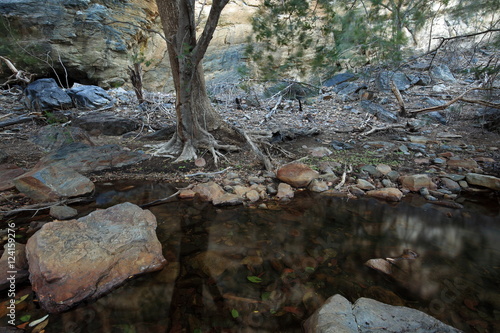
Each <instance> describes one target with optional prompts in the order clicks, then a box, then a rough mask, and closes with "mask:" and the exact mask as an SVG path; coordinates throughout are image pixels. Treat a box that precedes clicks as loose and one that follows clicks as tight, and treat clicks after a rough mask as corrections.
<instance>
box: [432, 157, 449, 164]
mask: <svg viewBox="0 0 500 333" xmlns="http://www.w3.org/2000/svg"><path fill="white" fill-rule="evenodd" d="M432 162H433V163H435V164H445V163H446V160H445V159H443V158H439V157H438V158H435V159H433V160H432Z"/></svg>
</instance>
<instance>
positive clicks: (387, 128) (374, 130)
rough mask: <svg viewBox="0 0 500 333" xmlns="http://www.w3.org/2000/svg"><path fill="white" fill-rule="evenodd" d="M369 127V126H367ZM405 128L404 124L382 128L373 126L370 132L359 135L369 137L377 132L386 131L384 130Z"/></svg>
mask: <svg viewBox="0 0 500 333" xmlns="http://www.w3.org/2000/svg"><path fill="white" fill-rule="evenodd" d="M369 126H371V125H369ZM405 127H406V124H390V125H387V126H384V127H375V126H373V127H372V129H371V130H369V131H367V132H363V133H361V135H364V136H366V135H370V134H372V133H375V132H379V131H386V130H390V129H394V128H405Z"/></svg>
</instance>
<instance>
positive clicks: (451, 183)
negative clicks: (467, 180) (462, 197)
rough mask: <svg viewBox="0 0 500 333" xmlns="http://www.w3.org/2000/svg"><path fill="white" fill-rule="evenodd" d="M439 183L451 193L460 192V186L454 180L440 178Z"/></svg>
mask: <svg viewBox="0 0 500 333" xmlns="http://www.w3.org/2000/svg"><path fill="white" fill-rule="evenodd" d="M441 182H442V183H443V185H444V186H446V188H447V189H448V190H450V191H451V192H452V193H456V192H460V190H461V187H460V185H459V184H458V183H457V182H456V181H454V180H452V179H450V178H445V177H442V178H441Z"/></svg>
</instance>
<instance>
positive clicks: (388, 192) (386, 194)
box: [366, 187, 403, 201]
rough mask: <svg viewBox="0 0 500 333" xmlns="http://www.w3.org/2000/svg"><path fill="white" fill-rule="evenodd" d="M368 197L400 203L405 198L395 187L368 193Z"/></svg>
mask: <svg viewBox="0 0 500 333" xmlns="http://www.w3.org/2000/svg"><path fill="white" fill-rule="evenodd" d="M366 195H368V196H370V197H375V198H379V199H383V200H387V201H400V200H401V198H403V192H401V191H400V190H398V189H397V188H393V187H387V188H381V189H378V190H372V191H368V192H366Z"/></svg>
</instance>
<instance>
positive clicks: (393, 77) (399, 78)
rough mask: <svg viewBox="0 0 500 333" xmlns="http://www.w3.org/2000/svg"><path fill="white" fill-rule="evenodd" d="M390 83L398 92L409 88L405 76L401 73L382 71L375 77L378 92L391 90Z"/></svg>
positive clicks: (408, 82)
mask: <svg viewBox="0 0 500 333" xmlns="http://www.w3.org/2000/svg"><path fill="white" fill-rule="evenodd" d="M391 81H393V82H394V85H395V86H396V88H398V90H400V91H405V90H407V89H408V88H410V87H411V82H410V80H409V79H408V77H407V76H406V74H404V73H401V72H392V71H384V72H381V73H380V74H379V75H378V76H377V81H376V83H377V86H378V88H379V89H380V90H391Z"/></svg>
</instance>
